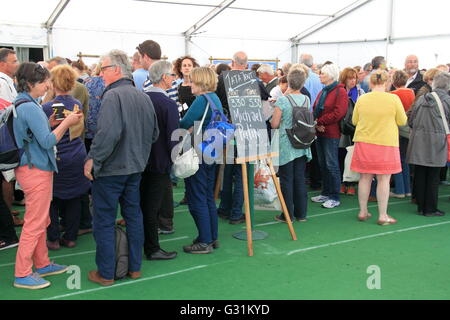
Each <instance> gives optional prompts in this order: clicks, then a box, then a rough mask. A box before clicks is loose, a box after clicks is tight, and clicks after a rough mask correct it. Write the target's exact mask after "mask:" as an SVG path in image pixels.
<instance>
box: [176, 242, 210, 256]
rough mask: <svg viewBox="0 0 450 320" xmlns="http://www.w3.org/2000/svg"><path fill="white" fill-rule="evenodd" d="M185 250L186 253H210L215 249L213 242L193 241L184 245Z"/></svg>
mask: <svg viewBox="0 0 450 320" xmlns="http://www.w3.org/2000/svg"><path fill="white" fill-rule="evenodd" d="M183 251H184V252H186V253H203V254H208V253H211V252H213V251H214V249H213V245H212V244H206V243H201V242H197V243H193V244H190V245H187V246H184V247H183Z"/></svg>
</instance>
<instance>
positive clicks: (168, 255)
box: [147, 249, 177, 260]
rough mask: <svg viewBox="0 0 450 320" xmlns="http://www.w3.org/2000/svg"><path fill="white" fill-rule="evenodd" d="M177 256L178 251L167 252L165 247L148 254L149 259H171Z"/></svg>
mask: <svg viewBox="0 0 450 320" xmlns="http://www.w3.org/2000/svg"><path fill="white" fill-rule="evenodd" d="M176 257H177V252H176V251H173V252H167V251H164V250H163V249H159V250H158V251H156V252H153V253H152V254H151V255H149V256H147V260H170V259H175V258H176Z"/></svg>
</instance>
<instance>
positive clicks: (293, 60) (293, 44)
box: [291, 40, 298, 63]
mask: <svg viewBox="0 0 450 320" xmlns="http://www.w3.org/2000/svg"><path fill="white" fill-rule="evenodd" d="M291 63H298V42H296V41H292V40H291Z"/></svg>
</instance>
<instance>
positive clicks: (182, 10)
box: [55, 0, 216, 35]
mask: <svg viewBox="0 0 450 320" xmlns="http://www.w3.org/2000/svg"><path fill="white" fill-rule="evenodd" d="M215 2H216V1H213V3H215ZM211 10H212V9H211V8H208V7H194V6H181V5H173V4H161V3H152V2H143V1H134V0H115V1H108V0H96V1H92V0H76V1H70V2H69V4H68V5H67V7H66V9H65V10H64V11H63V13H62V14H61V16H60V17H59V19H58V21H57V22H56V24H55V27H65V28H73V29H84V30H100V31H101V30H117V31H119V32H120V31H136V32H138V33H139V32H146V31H147V32H151V33H152V34H172V35H175V34H176V35H180V34H181V33H182V32H184V31H186V30H187V29H188V28H190V27H191V26H192V25H193V24H194V23H195V22H196V21H197V20H199V19H200V18H202V17H203V16H204V15H206V14H207V13H208V12H210V11H211Z"/></svg>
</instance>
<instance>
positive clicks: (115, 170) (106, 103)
mask: <svg viewBox="0 0 450 320" xmlns="http://www.w3.org/2000/svg"><path fill="white" fill-rule="evenodd" d="M100 64H101V76H102V77H103V80H104V81H105V85H106V89H105V91H104V93H103V96H102V105H101V108H100V113H99V116H98V124H97V134H96V135H95V137H94V140H93V141H92V146H91V150H90V151H89V154H88V157H87V159H88V160H87V161H86V163H85V166H84V174H85V175H86V177H87V178H88V179H90V180H92V181H93V184H92V198H93V207H94V217H93V222H94V237H95V241H96V243H97V252H96V263H97V267H98V270H95V271H90V272H89V276H88V277H89V280H91V281H92V282H96V283H99V284H101V285H103V286H108V285H112V284H113V283H114V272H115V231H114V222H115V219H116V216H117V208H118V204H119V202H120V207H121V210H122V216H123V218H124V219H125V222H126V225H127V238H128V248H129V266H128V270H129V273H128V276H129V277H130V278H132V279H137V278H139V277H140V268H141V261H142V246H143V244H144V229H143V220H142V212H141V208H140V198H139V185H140V181H141V174H142V172H143V171H144V169H145V167H146V165H147V161H148V159H149V156H150V151H151V147H152V144H153V143H154V142H155V141H156V140H157V138H158V135H159V130H158V123H157V119H156V113H155V110H154V108H153V104H152V101H151V99H150V98H149V97H148V96H147V95H146V94H145V93H143V92H142V91H141V90H138V89H137V88H136V87H135V86H134V84H133V81H132V79H131V66H130V63H129V60H128V57H127V55H126V54H125V53H124V52H122V51H119V50H112V51H111V52H109V53H108V54H107V55H106V56H103V57H102V59H101V61H100Z"/></svg>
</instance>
